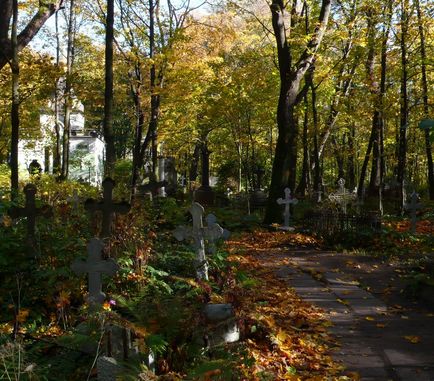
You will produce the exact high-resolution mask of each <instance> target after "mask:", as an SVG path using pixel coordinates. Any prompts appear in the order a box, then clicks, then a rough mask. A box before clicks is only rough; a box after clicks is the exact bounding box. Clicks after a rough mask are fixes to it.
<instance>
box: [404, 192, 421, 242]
mask: <svg viewBox="0 0 434 381" xmlns="http://www.w3.org/2000/svg"><path fill="white" fill-rule="evenodd" d="M404 208H405V209H406V210H408V211H409V212H410V215H411V230H410V231H411V232H412V233H413V234H415V233H416V223H417V215H416V213H417V211H418V210H419V209H421V208H422V204H420V203H419V194H418V193H416V192H413V193H412V194H411V199H410V202H409V203H407V204H405V205H404Z"/></svg>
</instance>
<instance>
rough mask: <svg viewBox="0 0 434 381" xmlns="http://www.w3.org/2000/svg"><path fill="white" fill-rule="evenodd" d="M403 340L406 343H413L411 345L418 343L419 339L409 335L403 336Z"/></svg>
mask: <svg viewBox="0 0 434 381" xmlns="http://www.w3.org/2000/svg"><path fill="white" fill-rule="evenodd" d="M404 339H405V340H407V341H409V342H410V343H413V344H417V343H419V342H420V337H419V336H411V335H409V336H404Z"/></svg>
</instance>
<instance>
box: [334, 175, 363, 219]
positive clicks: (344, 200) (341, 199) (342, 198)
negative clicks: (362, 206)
mask: <svg viewBox="0 0 434 381" xmlns="http://www.w3.org/2000/svg"><path fill="white" fill-rule="evenodd" d="M338 185H339V191H338V192H336V193H331V194H330V195H329V199H330V201H332V202H336V203H338V204H339V206H340V207H341V209H342V212H343V213H344V214H347V205H348V204H349V203H350V202H351V201H353V200H355V199H356V197H357V196H356V195H355V194H354V193H350V192H348V190H347V189H345V180H344V179H342V178H341V179H339V181H338Z"/></svg>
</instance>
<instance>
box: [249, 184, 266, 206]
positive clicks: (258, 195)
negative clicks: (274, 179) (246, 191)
mask: <svg viewBox="0 0 434 381" xmlns="http://www.w3.org/2000/svg"><path fill="white" fill-rule="evenodd" d="M249 200H250V206H251V207H252V208H253V209H255V208H263V207H265V206H266V205H267V201H268V196H267V194H266V193H265V192H264V191H263V190H261V189H255V190H254V191H253V193H252V194H251V195H250V199H249Z"/></svg>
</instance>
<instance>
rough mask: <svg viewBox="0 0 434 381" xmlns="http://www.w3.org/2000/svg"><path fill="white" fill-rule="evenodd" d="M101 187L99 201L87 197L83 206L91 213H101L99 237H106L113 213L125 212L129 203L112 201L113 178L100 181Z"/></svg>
mask: <svg viewBox="0 0 434 381" xmlns="http://www.w3.org/2000/svg"><path fill="white" fill-rule="evenodd" d="M102 187H103V190H104V191H103V199H102V200H101V201H95V200H93V199H88V200H86V202H85V204H84V207H85V209H86V210H87V211H89V212H91V213H95V212H98V211H100V212H101V213H102V223H101V225H102V228H101V237H102V238H106V237H109V236H110V233H111V226H112V217H113V214H114V213H118V214H126V213H128V212H129V211H130V209H131V205H130V204H128V203H127V202H125V201H123V202H120V203H114V202H113V189H114V187H115V182H114V180H112V179H110V178H106V179H105V180H104V181H103V183H102Z"/></svg>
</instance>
